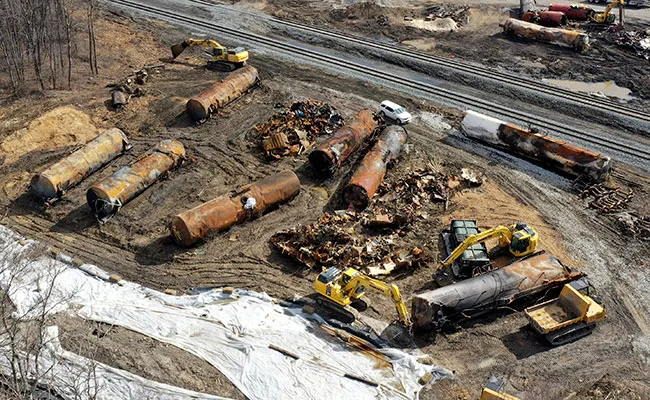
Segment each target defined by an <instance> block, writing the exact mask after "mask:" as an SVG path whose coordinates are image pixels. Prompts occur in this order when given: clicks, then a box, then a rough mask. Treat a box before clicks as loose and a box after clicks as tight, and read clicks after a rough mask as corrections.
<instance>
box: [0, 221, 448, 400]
mask: <svg viewBox="0 0 650 400" xmlns="http://www.w3.org/2000/svg"><path fill="white" fill-rule="evenodd" d="M20 239H21V238H20V237H18V236H17V235H16V234H14V233H13V232H11V231H10V230H8V229H7V228H5V227H2V226H0V283H1V284H2V285H4V286H5V288H6V285H7V283H8V282H9V281H10V279H9V277H10V276H12V277H13V279H12V287H11V299H12V301H13V302H14V304H15V306H16V310H17V314H19V315H28V316H29V315H31V316H33V310H32V309H34V308H39V307H35V305H38V304H39V301H40V299H42V297H43V296H44V295H47V294H50V295H49V302H50V303H51V304H52V307H48V311H49V312H58V311H62V310H64V309H69V311H70V312H72V313H75V314H77V315H79V316H81V317H83V318H86V319H90V320H94V321H100V322H105V323H109V324H114V325H119V326H122V327H125V328H128V329H131V330H133V331H136V332H140V333H142V334H145V335H147V336H150V337H152V338H155V339H157V340H160V341H162V342H166V343H170V344H173V345H175V346H177V347H179V348H181V349H183V350H185V351H187V352H189V353H192V354H194V355H196V356H198V357H200V358H202V359H204V360H206V361H207V362H209V363H210V364H212V365H213V366H214V367H216V368H217V369H219V371H221V372H222V373H223V374H224V375H225V376H226V377H227V378H228V379H229V380H230V381H231V382H233V383H234V384H235V386H237V388H239V390H241V392H242V393H244V394H245V395H246V396H247V397H248V398H249V399H264V400H271V399H320V398H323V396H324V391H326V393H327V394H326V396H327V397H334V398H337V399H341V400H343V399H355V400H357V399H412V398H417V396H418V392H419V391H420V389H421V388H422V385H420V384H419V383H418V379H419V378H420V377H421V376H422V375H424V374H425V373H426V372H431V373H432V374H433V377H434V381H435V380H437V379H440V378H442V377H444V376H448V375H449V373H448V372H447V371H446V370H443V369H441V368H438V367H435V366H429V365H424V364H420V363H418V362H417V361H416V359H415V357H414V356H412V355H409V354H407V353H405V352H402V351H398V350H389V351H386V355H388V356H389V357H390V363H389V364H386V363H381V362H378V360H377V358H376V357H374V356H372V355H369V354H367V353H363V352H359V351H355V350H352V349H350V348H349V347H346V345H345V344H344V343H342V342H341V341H339V340H337V339H335V338H332V337H331V336H329V335H327V334H326V333H325V332H324V331H323V330H322V329H320V328H319V327H318V325H317V324H316V323H314V322H313V321H309V320H308V319H306V318H305V316H304V315H302V314H301V313H300V312H299V310H298V309H291V310H289V309H286V308H283V307H281V306H279V305H277V304H275V303H274V302H273V301H272V299H271V298H270V297H269V296H267V295H266V294H262V293H256V292H250V291H236V292H235V293H233V294H224V293H222V292H221V291H219V290H211V291H208V292H205V293H202V294H199V295H196V296H170V295H166V294H163V293H160V292H157V291H154V290H150V289H147V288H144V287H142V286H140V285H137V284H134V283H130V282H124V281H122V282H120V284H112V283H109V282H106V281H105V280H102V279H100V278H99V277H103V278H105V276H106V274H105V273H104V272H103V271H100V270H99V269H97V267H94V266H91V265H83V266H82V269H83V271H82V270H81V269H75V268H71V267H69V266H68V265H66V264H65V263H64V262H62V261H60V260H52V259H50V258H47V257H40V258H37V259H36V260H35V261H29V260H21V257H22V256H23V255H26V254H28V253H30V251H31V249H33V248H34V247H36V246H37V244H36V242H33V241H24V240H23V241H21V240H20ZM2 241H4V242H5V243H4V244H2V243H1V242H2ZM59 258H61V257H59ZM7 260H8V261H7ZM8 265H11V266H13V267H12V268H8ZM16 271H18V272H16ZM84 271H89V272H93V271H94V273H95V274H96V275H97V276H92V275H89V274H88V273H86V272H84ZM98 276H99V277H98ZM52 282H53V284H52ZM49 287H53V290H52V291H51V292H50V291H49V290H48V288H49ZM50 308H51V309H50ZM269 345H275V346H277V347H279V348H281V349H284V350H287V351H289V352H291V353H293V354H295V355H297V356H298V357H299V358H298V359H294V358H292V357H288V356H286V355H285V354H283V353H281V352H278V351H276V350H273V349H271V348H269ZM345 374H350V375H353V376H357V377H362V378H364V379H367V380H369V381H371V382H375V383H377V384H378V385H377V386H373V385H369V384H366V383H363V382H360V381H357V380H353V379H349V378H346V377H344V375H345Z"/></svg>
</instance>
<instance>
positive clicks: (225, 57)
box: [172, 39, 248, 72]
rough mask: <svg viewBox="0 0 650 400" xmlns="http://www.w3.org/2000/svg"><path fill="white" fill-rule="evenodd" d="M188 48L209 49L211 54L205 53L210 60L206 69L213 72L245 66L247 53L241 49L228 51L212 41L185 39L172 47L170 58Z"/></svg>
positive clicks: (236, 48)
mask: <svg viewBox="0 0 650 400" xmlns="http://www.w3.org/2000/svg"><path fill="white" fill-rule="evenodd" d="M188 47H209V48H212V52H211V53H209V52H206V54H208V55H209V56H211V57H212V58H211V59H210V60H208V69H211V70H215V71H227V72H229V71H234V70H236V69H237V68H241V67H243V66H244V65H246V61H248V51H247V50H245V49H244V48H243V47H235V48H234V49H228V48H226V47H224V46H222V45H220V44H219V43H217V42H216V41H214V40H202V39H187V40H186V41H184V42H182V43H179V44H175V45H173V46H172V57H173V58H174V59H175V58H176V57H178V56H179V55H180V54H181V53H182V52H183V51H184V50H185V49H186V48H188Z"/></svg>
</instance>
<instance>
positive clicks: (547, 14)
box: [537, 11, 567, 26]
mask: <svg viewBox="0 0 650 400" xmlns="http://www.w3.org/2000/svg"><path fill="white" fill-rule="evenodd" d="M537 15H538V17H539V24H540V25H544V26H561V25H566V23H567V17H566V15H565V14H564V13H563V12H560V11H539V12H538V13H537Z"/></svg>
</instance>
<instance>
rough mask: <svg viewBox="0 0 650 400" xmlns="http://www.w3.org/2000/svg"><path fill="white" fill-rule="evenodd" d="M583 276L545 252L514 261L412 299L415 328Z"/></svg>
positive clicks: (431, 326) (433, 326) (438, 325)
mask: <svg viewBox="0 0 650 400" xmlns="http://www.w3.org/2000/svg"><path fill="white" fill-rule="evenodd" d="M581 276H582V274H581V273H580V272H577V271H572V270H571V269H570V268H568V267H566V266H564V265H563V264H562V263H561V262H560V260H559V259H557V257H555V256H552V255H550V254H547V253H540V254H537V255H535V256H532V257H529V258H526V259H523V260H520V261H517V262H515V263H513V264H510V265H508V266H506V267H503V268H500V269H497V270H494V271H491V272H488V273H486V274H484V275H480V276H477V277H474V278H470V279H467V280H464V281H460V282H457V283H454V284H452V285H449V286H444V287H441V288H438V289H435V290H432V291H430V292H425V293H422V294H419V295H417V296H415V297H414V298H413V304H412V318H413V323H414V327H415V328H418V329H439V328H441V327H442V326H443V325H444V324H445V323H447V322H449V321H451V320H454V321H456V320H460V319H463V318H464V317H467V316H469V315H470V314H471V313H478V312H484V311H489V310H491V309H494V308H497V307H502V306H504V305H507V304H509V303H512V302H513V301H515V300H517V299H520V298H523V297H527V296H531V295H533V294H536V293H539V292H541V291H544V290H547V289H549V288H551V287H557V286H560V285H562V284H564V283H566V282H570V281H573V280H575V279H577V278H579V277H581Z"/></svg>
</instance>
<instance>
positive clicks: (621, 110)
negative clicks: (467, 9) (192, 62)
mask: <svg viewBox="0 0 650 400" xmlns="http://www.w3.org/2000/svg"><path fill="white" fill-rule="evenodd" d="M189 1H190V2H192V3H197V4H202V5H206V6H212V7H226V6H223V5H220V4H215V3H209V2H206V1H201V0H189ZM242 12H243V13H246V14H249V15H252V16H257V17H260V14H259V13H253V12H250V11H245V10H242ZM263 17H265V18H266V19H268V20H269V21H273V22H275V23H278V24H281V25H285V26H289V27H294V28H298V29H301V30H303V31H308V32H313V33H317V34H320V35H325V36H327V37H330V38H337V39H341V40H345V41H347V42H352V43H357V44H359V45H362V46H365V47H369V48H374V49H381V50H385V51H388V52H391V53H393V54H399V55H403V56H406V57H409V58H411V59H415V60H419V61H424V62H428V63H432V64H434V65H437V66H443V67H447V68H451V69H454V70H457V71H462V72H466V73H469V74H473V75H476V76H479V77H481V78H484V79H490V80H493V81H496V82H500V83H504V84H510V85H513V84H514V85H516V86H519V87H522V88H526V89H530V90H534V91H536V92H539V93H544V94H547V95H551V96H554V97H559V98H563V99H566V100H571V101H576V102H579V103H582V104H583V105H588V106H592V107H596V108H600V109H605V110H609V111H611V112H615V113H617V114H619V115H624V116H627V117H630V118H634V119H638V120H641V121H645V122H650V113H645V112H642V111H640V110H637V109H635V108H632V107H627V106H625V105H622V104H618V103H616V101H614V100H610V99H605V98H597V97H594V96H592V95H589V94H587V93H581V92H576V91H573V90H570V89H566V88H562V87H559V86H554V85H549V84H546V83H544V82H540V81H537V80H534V79H531V78H527V77H524V76H519V75H516V74H512V73H508V72H504V71H495V70H494V69H490V68H487V67H483V66H480V65H473V64H468V63H465V62H462V61H459V60H451V59H448V58H445V57H440V56H436V55H433V54H429V53H425V52H422V51H417V50H411V49H408V48H405V47H403V46H399V45H396V44H390V43H384V42H380V41H378V40H374V39H370V38H367V37H363V36H360V35H354V34H350V33H344V32H341V31H337V30H334V29H327V28H316V27H313V26H309V25H305V24H302V23H300V22H296V21H292V20H288V19H284V18H278V17H273V16H266V15H264V16H263Z"/></svg>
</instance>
